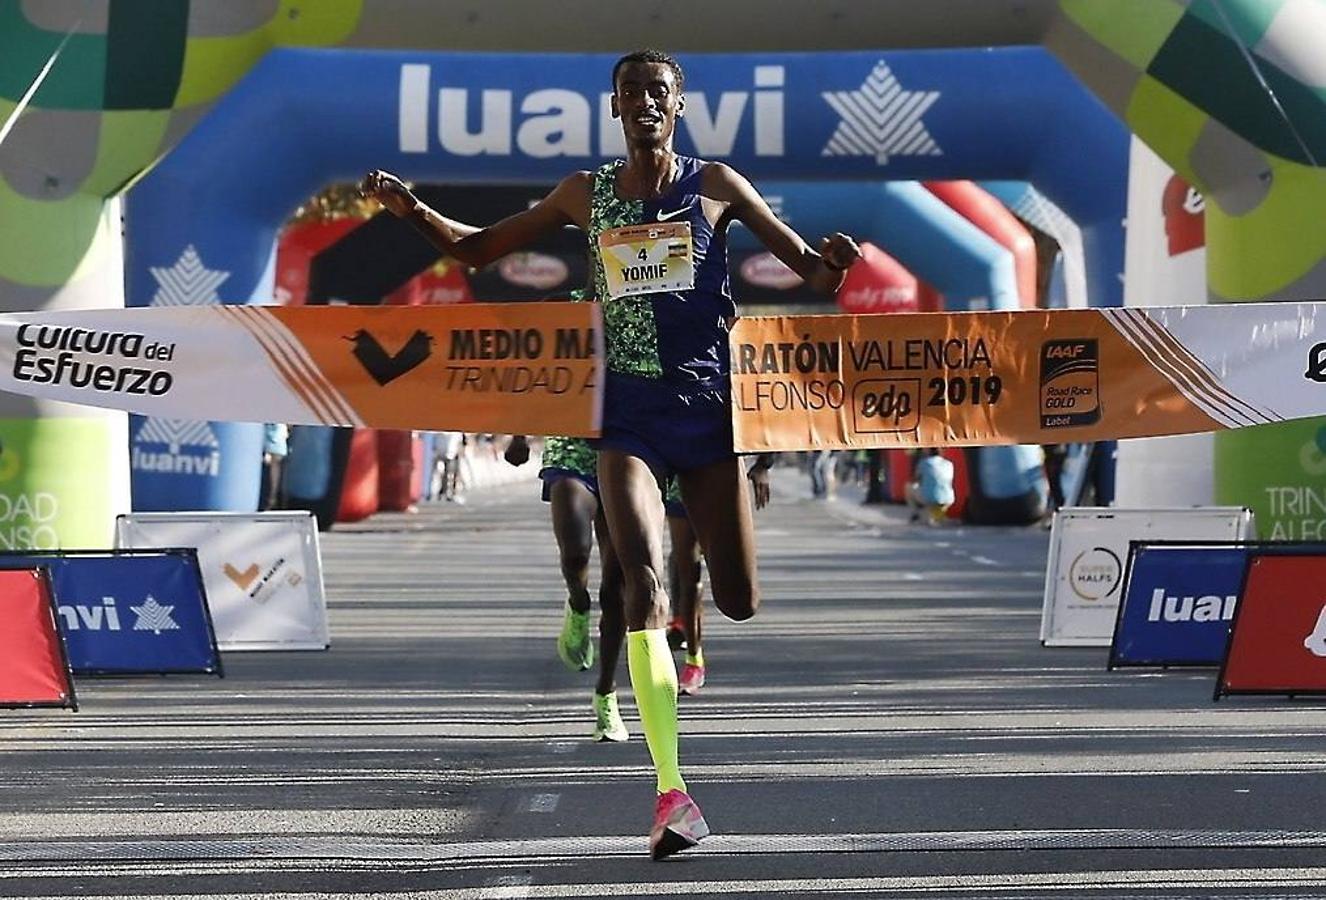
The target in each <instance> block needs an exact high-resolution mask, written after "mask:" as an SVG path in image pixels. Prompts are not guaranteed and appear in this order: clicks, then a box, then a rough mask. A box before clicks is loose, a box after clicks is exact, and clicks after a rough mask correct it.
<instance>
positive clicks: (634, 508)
mask: <svg viewBox="0 0 1326 900" xmlns="http://www.w3.org/2000/svg"><path fill="white" fill-rule="evenodd" d="M612 87H613V93H612V97H611V109H612V115H613V117H614V118H620V119H621V122H622V131H623V133H624V136H625V138H626V159H624V160H617V161H615V162H611V163H608V164H607V165H604V166H602V167H600V168H599V169H598V170H596V171H594V172H584V171H582V172H576V173H575V174H573V175H570V176H568V177H567V178H565V179H563V180H562V181H561V183H559V184H558V185H557V187H556V188H554V189H553V191H552V193H550V194H549V195H548V196H547V197H545V198H544V199H543V200H541V201H539V202H538V203H536V204H535V205H534V206H533V207H531V208H530V209H527V210H524V211H522V212H518V213H516V214H515V215H512V216H509V217H508V218H506V219H503V220H502V221H500V222H498V223H496V224H495V225H491V226H488V227H486V228H476V227H475V226H472V225H468V224H465V223H462V222H457V221H454V220H452V219H448V218H446V217H445V216H443V215H441V214H440V213H438V212H436V211H434V210H433V209H431V208H429V207H428V206H427V205H426V204H424V203H422V202H420V201H419V200H418V199H417V198H416V197H415V196H414V195H413V194H412V193H410V191H409V190H408V189H407V188H406V187H405V185H404V184H402V183H401V181H400V180H399V179H397V178H396V177H394V176H392V175H389V174H387V173H385V172H380V171H375V172H371V173H369V175H368V176H367V178H366V179H365V182H364V185H363V188H362V189H363V191H364V193H365V194H367V195H370V196H375V197H377V198H378V199H379V200H380V201H381V202H382V203H383V204H384V205H385V206H386V207H387V208H388V209H390V210H391V211H392V212H393V213H395V214H396V215H398V216H402V217H404V218H407V219H408V220H409V221H410V222H411V223H413V224H415V225H416V227H418V228H419V230H420V231H421V232H422V233H423V234H424V235H425V236H427V237H428V238H429V239H430V240H431V241H432V242H433V244H434V245H435V246H436V247H437V248H438V249H439V250H440V251H441V252H443V253H444V254H446V255H448V256H451V257H453V258H455V259H458V260H460V261H461V262H463V263H465V264H466V265H469V266H474V267H481V266H484V265H487V264H488V263H490V262H492V261H494V260H496V259H498V258H500V257H502V256H505V255H506V254H508V253H511V252H513V251H515V250H518V249H520V248H521V247H523V246H526V245H528V244H530V243H531V242H533V241H534V240H536V239H538V238H539V237H540V236H542V235H545V234H549V233H552V232H555V231H556V230H558V229H560V228H562V227H564V226H566V225H568V224H572V225H576V226H579V228H580V229H581V230H582V231H584V232H585V235H586V237H587V238H588V239H589V253H590V257H591V261H592V263H593V266H592V270H593V272H594V276H595V282H596V284H595V294H596V295H597V296H598V297H599V298H600V300H601V301H602V303H603V319H604V336H605V339H606V341H605V342H606V350H607V360H606V362H607V377H606V379H605V383H604V394H603V428H602V436H601V437H600V438H599V439H598V443H597V447H598V450H599V491H600V499H601V500H602V502H603V506H604V512H605V513H606V516H607V520H608V528H609V530H610V531H611V533H612V541H613V546H614V548H615V549H616V551H617V558H618V560H619V562H620V563H621V567H622V573H623V576H624V578H625V584H626V629H627V635H626V639H627V661H628V665H629V668H630V672H631V685H632V687H633V688H634V691H635V697H636V705H637V707H638V708H639V710H640V719H641V723H642V724H643V726H644V730H645V740H646V743H647V744H648V745H649V752H650V756H651V758H652V759H653V762H654V768H655V770H656V772H657V774H658V785H657V786H658V794H657V797H656V800H655V807H654V825H653V828H651V829H650V834H649V849H650V855H651V856H652V857H653V858H655V859H662V858H663V857H666V856H669V855H671V854H673V853H676V852H678V851H679V850H684V849H686V848H687V847H691V846H694V845H695V844H696V843H697V842H699V840H700V839H701V838H703V837H705V836H706V835H708V833H709V826H708V825H707V824H706V823H705V821H704V817H703V816H702V815H701V814H700V808H699V806H697V805H696V803H695V801H694V800H692V799H691V797H690V795H689V794H687V793H686V783H685V782H684V781H683V780H682V777H681V770H680V767H679V766H678V762H677V670H676V666H675V665H674V663H673V661H672V655H671V653H670V652H669V650H668V644H667V638H666V637H665V626H666V625H667V615H668V599H667V592H666V591H665V590H664V589H663V579H662V574H663V540H662V527H661V522H662V519H663V516H662V512H661V510H660V508H659V507H660V504H661V502H662V501H661V498H660V496H659V489H658V485H659V483H660V480H661V479H664V478H666V477H667V476H668V475H670V474H673V473H675V474H676V475H677V477H678V478H679V480H680V483H681V491H682V497H683V498H684V499H685V502H686V509H687V512H688V513H689V514H690V518H691V524H692V525H693V526H694V528H695V533H696V536H697V537H698V538H699V539H700V547H701V548H702V549H703V551H704V557H705V563H706V566H707V568H708V571H709V581H710V588H711V590H712V591H713V595H714V603H715V605H716V606H717V607H718V609H719V611H720V612H722V613H723V614H724V615H726V616H728V617H729V618H731V619H734V620H743V619H748V618H750V617H751V616H753V615H754V614H755V611H756V609H757V608H758V607H759V603H760V594H759V587H758V586H757V582H756V574H755V536H754V528H753V527H752V523H751V509H750V503H749V500H748V499H747V487H746V475H745V473H744V471H743V467H742V465H741V462H740V460H738V459H737V457H736V455H735V454H734V453H733V450H732V422H731V409H730V404H731V383H730V377H729V368H728V329H729V328H730V325H731V322H732V319H733V317H734V316H735V315H736V307H735V305H734V304H733V302H732V297H731V292H730V290H729V288H728V271H727V241H726V231H727V227H728V225H730V224H731V223H732V222H734V221H736V222H741V223H743V224H744V225H746V227H747V228H749V229H750V230H751V232H752V233H753V234H754V235H755V236H756V237H757V238H759V239H760V241H761V242H762V243H763V244H764V245H765V247H766V248H767V249H768V250H769V251H770V252H772V253H773V254H774V255H775V256H776V257H778V258H779V259H780V260H782V262H783V263H784V264H786V265H787V266H788V267H789V268H791V269H792V270H793V271H795V272H796V273H797V274H798V275H799V276H801V278H802V279H804V280H805V282H806V283H807V284H808V285H809V286H810V287H811V288H812V289H814V290H816V291H819V292H822V293H826V294H832V293H834V292H835V291H836V290H837V289H838V287H839V286H840V285H841V284H842V280H843V273H844V272H845V271H846V270H847V268H848V267H849V266H850V265H851V264H852V263H853V262H855V261H856V260H857V259H858V258H859V257H860V255H861V251H860V248H859V247H857V245H856V243H855V242H854V241H853V240H852V239H851V238H850V237H848V236H847V235H844V234H841V233H835V234H833V235H830V236H828V237H825V238H824V239H822V240H821V241H820V245H819V252H816V251H815V250H814V249H812V248H811V247H809V246H808V245H807V244H806V242H805V241H803V240H802V239H801V238H800V237H799V236H798V235H797V234H796V232H794V231H793V230H792V229H791V228H789V227H788V226H787V225H786V224H785V223H783V222H781V221H779V219H778V217H777V216H775V215H774V214H773V212H772V211H771V210H770V209H769V205H768V204H767V203H765V201H764V199H763V198H762V197H761V196H760V194H759V192H757V191H756V190H755V188H754V187H752V186H751V184H750V182H749V181H747V180H746V179H745V178H743V177H742V176H741V175H740V174H738V173H737V172H736V171H735V170H733V169H732V168H731V167H729V166H727V165H724V164H723V163H717V162H705V161H703V160H699V159H694V158H692V157H684V156H680V155H678V154H677V153H676V152H675V151H674V150H673V147H672V139H673V132H674V130H675V128H676V124H677V118H678V117H679V116H681V115H683V114H684V112H685V108H686V101H685V98H684V97H683V95H682V89H683V87H684V78H683V75H682V70H681V66H679V65H678V64H677V62H676V60H674V59H673V58H672V57H670V56H668V55H666V54H663V53H660V52H658V51H654V50H645V51H640V52H636V53H631V54H628V55H626V56H624V57H622V58H621V59H620V60H618V61H617V63H616V65H615V66H614V67H613V72H612Z"/></svg>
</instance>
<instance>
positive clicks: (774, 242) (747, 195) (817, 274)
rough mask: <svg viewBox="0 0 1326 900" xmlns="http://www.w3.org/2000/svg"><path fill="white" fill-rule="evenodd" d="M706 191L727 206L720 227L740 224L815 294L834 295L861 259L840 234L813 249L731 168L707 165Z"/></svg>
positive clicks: (857, 252) (705, 175) (852, 241)
mask: <svg viewBox="0 0 1326 900" xmlns="http://www.w3.org/2000/svg"><path fill="white" fill-rule="evenodd" d="M704 188H705V195H706V196H708V197H712V198H713V199H715V200H719V201H722V202H725V203H727V210H726V212H724V213H723V220H721V221H720V223H719V224H720V225H723V224H725V223H726V222H730V221H737V222H741V223H742V224H743V225H745V226H746V227H747V228H749V229H750V230H751V232H752V233H753V234H754V235H755V236H756V237H757V238H759V239H760V241H761V243H763V244H764V246H765V247H766V248H767V249H768V250H769V252H770V253H772V254H773V255H774V256H776V257H778V258H779V259H780V260H782V261H783V263H784V265H786V266H787V267H788V268H789V269H791V270H792V271H793V272H796V273H797V274H798V275H800V276H801V278H802V279H803V280H804V281H805V282H806V284H807V285H808V286H809V287H810V289H811V290H813V291H816V292H818V293H821V294H832V293H835V292H836V291H837V290H838V288H839V287H840V286H841V285H842V283H843V274H844V273H845V272H846V271H847V269H848V268H850V267H851V265H852V263H854V262H856V261H857V260H858V259H859V258H860V257H861V248H860V247H858V246H857V244H856V241H854V240H852V238H850V237H849V236H847V235H845V234H843V233H842V232H838V231H835V232H834V233H833V234H831V235H828V236H827V237H825V238H823V239H821V240H820V244H819V250H818V251H816V250H813V249H811V247H810V245H809V244H807V243H806V242H805V241H804V240H802V239H801V236H800V235H799V234H797V233H796V232H795V231H793V230H792V229H791V228H790V227H789V226H788V225H787V223H786V222H784V221H782V220H781V219H779V218H778V217H777V216H775V215H774V213H773V210H772V209H770V208H769V204H768V203H766V202H765V200H764V198H763V197H761V196H760V192H759V191H757V190H756V189H755V186H754V185H752V184H751V183H750V182H749V181H747V180H746V178H745V177H744V176H743V175H742V174H741V173H739V172H737V171H736V170H735V169H733V168H732V167H731V166H728V165H725V164H723V163H710V164H709V165H707V166H705V169H704Z"/></svg>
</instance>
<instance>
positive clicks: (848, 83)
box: [125, 47, 1128, 511]
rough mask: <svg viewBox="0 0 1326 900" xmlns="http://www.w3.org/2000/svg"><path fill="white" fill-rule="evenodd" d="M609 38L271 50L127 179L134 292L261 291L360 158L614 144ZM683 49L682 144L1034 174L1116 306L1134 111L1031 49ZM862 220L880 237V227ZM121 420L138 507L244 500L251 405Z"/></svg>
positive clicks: (242, 298)
mask: <svg viewBox="0 0 1326 900" xmlns="http://www.w3.org/2000/svg"><path fill="white" fill-rule="evenodd" d="M615 59H616V57H615V56H612V55H606V54H522V53H500V54H498V53H450V52H423V51H356V50H328V49H304V48H284V49H280V50H273V51H272V52H270V53H268V54H267V55H266V56H265V57H263V59H262V61H261V62H259V63H258V64H257V65H256V66H254V68H253V69H252V70H251V71H250V72H249V74H248V75H246V76H245V77H244V78H243V79H242V80H241V81H240V83H239V84H237V85H236V86H235V87H234V89H232V90H231V91H230V92H229V93H228V94H227V95H226V96H225V97H224V98H223V99H222V100H221V101H219V102H218V103H217V104H216V106H215V107H214V108H213V109H212V111H211V112H210V113H208V115H207V116H206V117H205V118H204V119H203V120H201V121H200V122H199V123H198V124H197V125H196V126H194V128H193V129H192V130H191V131H190V133H189V134H188V135H187V136H186V137H185V138H184V139H183V140H182V141H181V142H180V144H179V145H178V146H177V147H176V148H175V150H174V151H172V152H171V153H170V155H169V156H167V157H166V158H165V159H164V160H162V161H161V163H160V164H158V165H157V166H156V167H155V168H154V169H153V170H152V171H151V172H150V173H149V174H148V175H147V176H146V177H145V178H144V179H143V180H142V181H141V182H139V183H138V184H136V185H135V186H134V187H133V189H132V190H131V191H130V192H129V194H128V198H127V204H126V244H125V270H126V279H127V291H126V298H127V302H128V304H129V305H130V306H148V305H152V306H163V305H205V304H212V303H271V302H272V276H273V266H272V259H273V246H274V243H275V238H276V234H277V231H278V230H279V229H280V227H281V226H282V224H283V223H284V222H285V220H286V219H287V217H288V216H289V215H290V213H291V211H292V210H294V209H295V208H296V207H298V206H299V205H300V204H301V203H303V202H304V201H305V200H306V199H307V198H308V197H310V196H311V195H313V194H314V193H315V192H317V191H318V190H320V189H322V188H323V187H324V186H325V185H327V184H328V183H329V182H335V181H352V180H356V179H358V178H359V177H360V176H361V175H362V174H363V173H364V172H365V171H366V170H368V169H371V168H384V169H390V170H393V171H395V172H397V173H398V174H400V175H401V176H403V177H405V178H409V179H414V180H420V181H431V182H434V183H440V184H446V183H471V184H476V183H477V184H514V183H527V184H550V183H554V182H556V181H558V180H559V179H561V178H563V177H565V176H566V175H568V174H570V173H571V172H572V171H575V170H577V169H587V168H591V167H594V166H597V165H599V164H601V163H602V162H605V161H607V160H609V159H613V158H617V157H619V156H621V155H622V152H623V141H622V132H621V125H620V123H619V122H618V121H617V120H615V119H613V118H612V116H611V112H610V105H609V97H610V95H611V91H612V66H613V62H614V61H615ZM681 63H682V64H683V66H684V67H685V70H686V84H685V93H686V109H685V115H684V116H683V118H682V120H681V122H680V124H679V126H678V132H677V149H678V150H680V151H681V152H683V153H687V154H694V155H698V156H702V157H705V158H707V159H712V160H721V161H725V162H727V163H730V164H731V165H733V166H734V167H735V168H737V169H738V170H739V171H741V172H742V173H743V174H745V175H746V176H747V177H749V178H751V179H754V180H755V181H757V182H759V181H770V180H781V181H838V182H846V183H858V184H859V183H867V184H880V183H883V182H896V181H914V180H922V179H951V178H971V179H978V180H1000V179H1003V180H1016V181H1026V182H1030V183H1032V184H1034V185H1036V187H1037V188H1038V189H1039V190H1040V191H1041V192H1042V193H1044V194H1045V195H1046V196H1048V197H1049V198H1050V199H1051V200H1053V201H1054V202H1055V203H1056V204H1057V205H1058V206H1059V207H1060V208H1061V209H1063V210H1064V211H1065V212H1066V213H1068V215H1069V216H1071V217H1072V218H1073V220H1074V221H1075V222H1076V223H1077V225H1078V226H1079V228H1080V229H1081V231H1082V243H1083V251H1084V258H1085V261H1086V262H1085V265H1086V269H1087V273H1088V293H1089V301H1090V303H1091V305H1092V306H1118V305H1120V303H1121V300H1122V289H1121V281H1120V278H1121V273H1122V271H1123V227H1122V222H1123V219H1124V215H1125V211H1126V210H1125V199H1126V186H1127V165H1128V130H1127V129H1126V128H1124V127H1123V125H1122V124H1121V123H1120V122H1119V120H1118V119H1117V118H1116V117H1115V116H1114V115H1113V114H1112V113H1111V112H1110V111H1109V110H1108V109H1106V108H1105V106H1104V105H1102V104H1101V102H1100V101H1099V100H1097V99H1096V98H1095V97H1094V96H1092V95H1091V94H1090V93H1089V92H1088V91H1087V90H1086V88H1085V87H1083V86H1082V85H1081V84H1080V83H1079V82H1078V81H1077V79H1076V78H1074V77H1073V75H1072V74H1070V73H1069V72H1068V71H1067V70H1066V69H1065V68H1064V67H1063V66H1062V65H1061V64H1060V63H1059V62H1058V61H1057V60H1056V59H1054V57H1052V56H1051V55H1050V54H1049V53H1048V51H1046V50H1044V49H1043V48H1040V47H1011V48H996V49H971V50H908V51H898V50H890V51H879V52H833V53H760V54H712V55H706V54H684V55H682V56H681ZM876 195H879V192H873V193H872V192H861V196H862V198H864V199H865V200H867V201H868V200H869V198H870V197H871V196H876ZM442 211H443V212H446V209H445V205H443V209H442ZM844 218H846V217H844ZM876 218H878V217H876ZM475 224H479V225H484V224H488V223H487V222H477V223H475ZM832 227H833V228H835V229H841V228H844V227H847V226H846V223H845V222H844V223H843V224H833V225H832ZM870 230H872V231H873V230H877V229H870ZM804 237H806V238H807V239H808V240H810V241H811V242H812V243H813V242H815V241H817V240H818V239H819V237H821V235H819V234H813V233H812V234H806V235H804ZM857 237H860V238H862V239H865V240H877V242H879V243H880V246H881V247H882V248H883V249H884V250H886V251H888V250H889V249H890V248H889V246H888V241H887V240H885V239H884V238H885V237H886V236H885V235H883V234H871V233H862V234H858V235H857ZM939 255H942V251H941V253H940V254H939ZM133 441H134V447H133V450H134V456H133V465H132V477H133V493H134V503H135V506H136V508H138V509H160V510H170V509H232V510H241V511H246V510H252V509H254V507H255V504H256V500H257V489H258V488H257V485H258V469H259V463H260V460H261V428H259V427H258V426H257V425H244V424H239V423H230V424H229V425H228V426H226V427H221V426H220V425H218V424H216V423H195V422H173V421H166V422H161V421H155V420H146V421H144V420H140V419H135V422H134V433H133Z"/></svg>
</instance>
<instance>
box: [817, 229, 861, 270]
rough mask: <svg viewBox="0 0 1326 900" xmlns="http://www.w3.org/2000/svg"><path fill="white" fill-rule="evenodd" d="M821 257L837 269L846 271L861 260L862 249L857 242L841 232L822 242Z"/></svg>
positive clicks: (836, 232)
mask: <svg viewBox="0 0 1326 900" xmlns="http://www.w3.org/2000/svg"><path fill="white" fill-rule="evenodd" d="M819 251H820V256H822V257H824V260H825V262H827V263H828V264H829V265H830V266H832V267H833V268H835V269H846V268H848V267H849V266H851V265H852V263H854V262H856V261H857V260H858V259H860V258H861V248H860V247H859V246H857V243H856V241H854V240H852V238H851V237H849V236H848V235H845V234H843V233H842V232H841V231H835V232H834V233H833V234H831V235H829V236H828V237H826V238H823V239H822V240H821V241H820V247H819Z"/></svg>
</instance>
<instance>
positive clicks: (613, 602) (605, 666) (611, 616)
mask: <svg viewBox="0 0 1326 900" xmlns="http://www.w3.org/2000/svg"><path fill="white" fill-rule="evenodd" d="M594 531H595V533H596V534H597V535H598V539H599V562H600V563H601V565H600V567H599V573H600V574H599V680H598V686H597V687H596V688H595V690H596V691H597V692H598V693H599V694H600V695H607V694H611V693H612V692H613V690H614V689H615V688H616V686H617V661H618V660H619V659H620V658H621V651H622V642H623V641H624V640H625V639H626V607H625V598H624V596H623V592H624V585H623V583H622V567H621V564H620V563H619V562H618V561H617V551H616V550H615V549H614V548H613V546H612V538H611V537H610V536H609V532H608V520H607V517H606V516H604V515H603V512H602V511H600V512H599V514H598V516H597V517H596V518H595V520H594Z"/></svg>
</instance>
